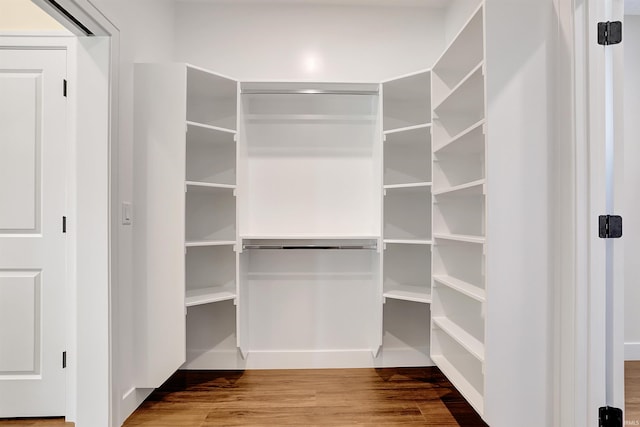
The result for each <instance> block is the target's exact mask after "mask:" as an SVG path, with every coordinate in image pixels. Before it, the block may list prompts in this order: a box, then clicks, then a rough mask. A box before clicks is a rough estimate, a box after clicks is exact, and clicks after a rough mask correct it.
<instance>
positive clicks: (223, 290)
mask: <svg viewBox="0 0 640 427" xmlns="http://www.w3.org/2000/svg"><path fill="white" fill-rule="evenodd" d="M235 298H236V292H235V289H234V288H233V287H221V286H213V287H210V288H202V289H190V290H187V292H186V296H185V300H184V305H185V307H193V306H196V305H203V304H211V303H214V302H220V301H228V300H232V299H235Z"/></svg>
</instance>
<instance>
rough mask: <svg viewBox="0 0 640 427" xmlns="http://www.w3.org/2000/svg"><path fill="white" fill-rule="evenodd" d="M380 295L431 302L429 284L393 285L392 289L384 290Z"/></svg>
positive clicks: (424, 302)
mask: <svg viewBox="0 0 640 427" xmlns="http://www.w3.org/2000/svg"><path fill="white" fill-rule="evenodd" d="M382 296H383V297H385V298H391V299H398V300H403V301H413V302H419V303H423V304H430V303H431V292H430V287H429V286H410V285H401V286H394V288H393V289H388V290H385V291H384V293H383V294H382Z"/></svg>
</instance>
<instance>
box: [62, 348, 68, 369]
mask: <svg viewBox="0 0 640 427" xmlns="http://www.w3.org/2000/svg"><path fill="white" fill-rule="evenodd" d="M66 367H67V352H66V351H63V352H62V369H64V368H66Z"/></svg>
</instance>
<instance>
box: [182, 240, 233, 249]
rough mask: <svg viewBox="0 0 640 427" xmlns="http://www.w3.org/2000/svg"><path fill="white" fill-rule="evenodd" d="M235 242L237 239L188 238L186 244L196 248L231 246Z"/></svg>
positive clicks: (188, 246)
mask: <svg viewBox="0 0 640 427" xmlns="http://www.w3.org/2000/svg"><path fill="white" fill-rule="evenodd" d="M235 244H236V241H235V240H187V241H186V242H185V244H184V245H185V246H186V247H187V248H195V247H202V246H230V245H235Z"/></svg>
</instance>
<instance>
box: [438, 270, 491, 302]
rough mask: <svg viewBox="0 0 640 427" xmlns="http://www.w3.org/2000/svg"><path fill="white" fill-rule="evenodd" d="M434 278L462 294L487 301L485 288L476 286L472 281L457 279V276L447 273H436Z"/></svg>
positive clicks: (480, 300)
mask: <svg viewBox="0 0 640 427" xmlns="http://www.w3.org/2000/svg"><path fill="white" fill-rule="evenodd" d="M433 280H434V281H436V282H438V283H440V284H442V285H444V286H447V287H449V288H451V289H453V290H456V291H458V292H460V293H461V294H464V295H466V296H468V297H469V298H473V299H475V300H476V301H479V302H485V301H486V292H485V290H484V289H481V288H479V287H477V286H474V285H472V284H471V283H467V282H465V281H463V280H460V279H456V278H455V277H451V276H447V275H434V276H433Z"/></svg>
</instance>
